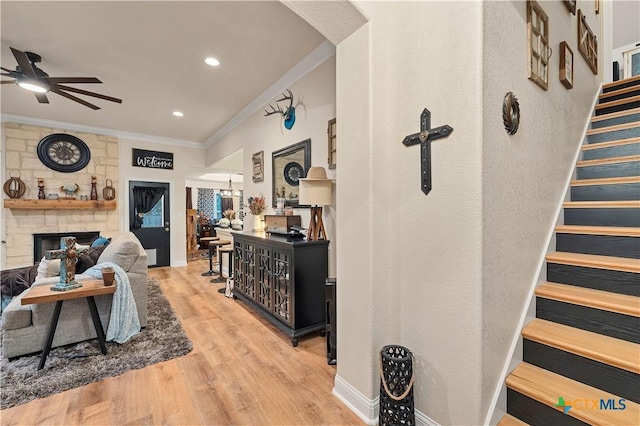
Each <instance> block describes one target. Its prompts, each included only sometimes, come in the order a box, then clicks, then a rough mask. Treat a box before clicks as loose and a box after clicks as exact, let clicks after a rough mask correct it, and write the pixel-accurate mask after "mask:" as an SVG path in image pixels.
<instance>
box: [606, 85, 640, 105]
mask: <svg viewBox="0 0 640 426" xmlns="http://www.w3.org/2000/svg"><path fill="white" fill-rule="evenodd" d="M620 89H621V88H618V90H620ZM607 93H610V92H607ZM638 95H640V86H635V88H634V89H633V90H631V91H629V92H625V93H618V94H617V95H611V96H607V97H606V98H600V99H598V104H604V103H607V102H613V101H619V100H620V99H625V98H630V97H633V96H638Z"/></svg>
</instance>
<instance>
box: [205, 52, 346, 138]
mask: <svg viewBox="0 0 640 426" xmlns="http://www.w3.org/2000/svg"><path fill="white" fill-rule="evenodd" d="M335 54H336V47H335V46H334V45H333V44H332V43H331V42H330V41H328V40H325V41H324V42H322V44H320V45H319V46H318V47H316V48H315V49H314V50H313V51H312V52H311V53H309V54H308V55H307V56H305V57H304V59H302V60H301V61H300V62H298V63H297V64H296V65H295V66H294V67H293V68H291V69H290V70H289V71H287V72H286V73H285V74H284V75H283V76H282V77H280V78H279V79H278V80H276V82H275V83H273V84H272V85H271V86H269V87H268V88H267V89H266V90H265V91H264V92H262V93H261V94H260V95H258V96H257V97H256V98H255V99H254V100H253V101H251V103H249V104H248V105H247V106H245V107H244V108H243V109H242V110H240V112H239V113H238V114H236V115H235V116H234V117H233V118H232V119H231V120H229V121H228V122H227V123H226V124H225V125H224V126H222V127H221V128H220V129H219V130H218V131H217V132H215V133H214V134H213V135H211V136H210V137H209V138H208V139H207V140H206V141H205V142H204V146H205V147H206V148H209V147H210V146H211V145H213V144H214V143H216V142H217V141H219V140H220V139H222V138H223V137H225V136H226V135H228V134H229V133H231V131H232V130H233V129H235V128H236V127H237V126H239V125H240V124H241V123H242V122H243V121H245V120H246V119H248V118H249V117H251V116H252V115H253V114H255V113H256V112H257V111H259V110H261V109H262V108H263V107H264V106H265V105H266V104H268V103H269V102H271V101H273V98H274V97H276V96H278V95H280V94H281V93H282V92H283V91H284V89H286V88H287V87H288V86H291V85H292V84H294V83H296V82H297V81H299V80H300V79H301V78H302V77H304V76H305V75H307V74H308V73H310V72H311V71H313V70H314V69H316V68H317V67H318V66H319V65H321V64H322V63H323V62H324V61H326V60H327V59H329V58H331V57H333V56H334V55H335Z"/></svg>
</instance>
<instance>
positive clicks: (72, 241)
mask: <svg viewBox="0 0 640 426" xmlns="http://www.w3.org/2000/svg"><path fill="white" fill-rule="evenodd" d="M84 250H86V249H79V250H78V249H76V237H62V238H60V250H47V251H46V252H45V257H46V258H47V260H51V259H60V282H58V283H56V285H54V286H52V287H51V290H53V291H67V290H72V289H74V288H78V287H82V283H79V282H77V281H76V262H77V261H78V253H80V252H83V251H84Z"/></svg>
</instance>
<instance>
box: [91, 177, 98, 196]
mask: <svg viewBox="0 0 640 426" xmlns="http://www.w3.org/2000/svg"><path fill="white" fill-rule="evenodd" d="M97 184H98V181H97V180H96V177H95V176H91V199H92V200H97V199H98V190H97V189H96V185H97Z"/></svg>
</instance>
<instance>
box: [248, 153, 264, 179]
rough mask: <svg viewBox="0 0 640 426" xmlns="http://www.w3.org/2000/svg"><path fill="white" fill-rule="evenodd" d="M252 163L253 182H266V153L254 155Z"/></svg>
mask: <svg viewBox="0 0 640 426" xmlns="http://www.w3.org/2000/svg"><path fill="white" fill-rule="evenodd" d="M251 162H252V163H253V181H254V182H262V181H264V151H260V152H256V153H255V154H253V156H252V157H251Z"/></svg>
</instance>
